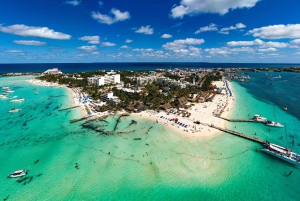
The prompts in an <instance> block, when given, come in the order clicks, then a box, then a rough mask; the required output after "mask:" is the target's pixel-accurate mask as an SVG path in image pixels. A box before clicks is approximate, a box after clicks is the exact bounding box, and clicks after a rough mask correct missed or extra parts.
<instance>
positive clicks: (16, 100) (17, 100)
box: [10, 98, 25, 102]
mask: <svg viewBox="0 0 300 201" xmlns="http://www.w3.org/2000/svg"><path fill="white" fill-rule="evenodd" d="M24 100H25V99H24V98H18V99H15V100H11V101H10V102H21V101H24Z"/></svg>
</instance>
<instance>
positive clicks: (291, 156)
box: [262, 142, 300, 166]
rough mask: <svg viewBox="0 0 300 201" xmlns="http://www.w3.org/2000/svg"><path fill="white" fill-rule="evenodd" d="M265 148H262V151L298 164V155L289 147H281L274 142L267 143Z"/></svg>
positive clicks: (299, 163) (299, 161) (299, 160)
mask: <svg viewBox="0 0 300 201" xmlns="http://www.w3.org/2000/svg"><path fill="white" fill-rule="evenodd" d="M266 146H267V148H266V149H262V151H263V152H265V153H267V154H270V155H272V156H275V157H277V158H279V159H282V160H284V161H287V162H289V163H292V164H294V165H298V166H300V155H298V154H296V153H294V152H293V151H292V150H291V149H288V148H285V147H281V146H279V145H276V144H272V143H269V142H268V143H267V144H266Z"/></svg>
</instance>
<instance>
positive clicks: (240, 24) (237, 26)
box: [219, 23, 246, 34]
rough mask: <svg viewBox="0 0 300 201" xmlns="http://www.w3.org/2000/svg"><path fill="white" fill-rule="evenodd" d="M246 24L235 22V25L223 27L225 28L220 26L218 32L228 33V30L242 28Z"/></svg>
mask: <svg viewBox="0 0 300 201" xmlns="http://www.w3.org/2000/svg"><path fill="white" fill-rule="evenodd" d="M245 27H246V25H244V24H243V23H237V24H236V25H235V26H230V27H225V28H222V29H221V30H220V31H219V33H221V34H229V32H228V31H231V30H236V29H243V28H245Z"/></svg>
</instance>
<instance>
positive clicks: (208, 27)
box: [195, 23, 218, 34]
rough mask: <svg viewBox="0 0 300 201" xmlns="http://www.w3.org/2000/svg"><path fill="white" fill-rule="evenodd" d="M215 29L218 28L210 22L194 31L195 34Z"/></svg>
mask: <svg viewBox="0 0 300 201" xmlns="http://www.w3.org/2000/svg"><path fill="white" fill-rule="evenodd" d="M217 30H218V28H217V25H216V24H213V23H211V24H210V25H208V26H205V27H201V28H200V29H198V30H197V31H196V32H195V34H199V33H202V32H206V31H217Z"/></svg>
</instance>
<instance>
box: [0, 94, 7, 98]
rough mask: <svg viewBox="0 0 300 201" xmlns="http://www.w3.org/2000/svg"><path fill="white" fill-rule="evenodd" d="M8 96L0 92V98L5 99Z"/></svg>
mask: <svg viewBox="0 0 300 201" xmlns="http://www.w3.org/2000/svg"><path fill="white" fill-rule="evenodd" d="M7 97H8V96H6V95H3V94H0V99H6V98H7Z"/></svg>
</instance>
